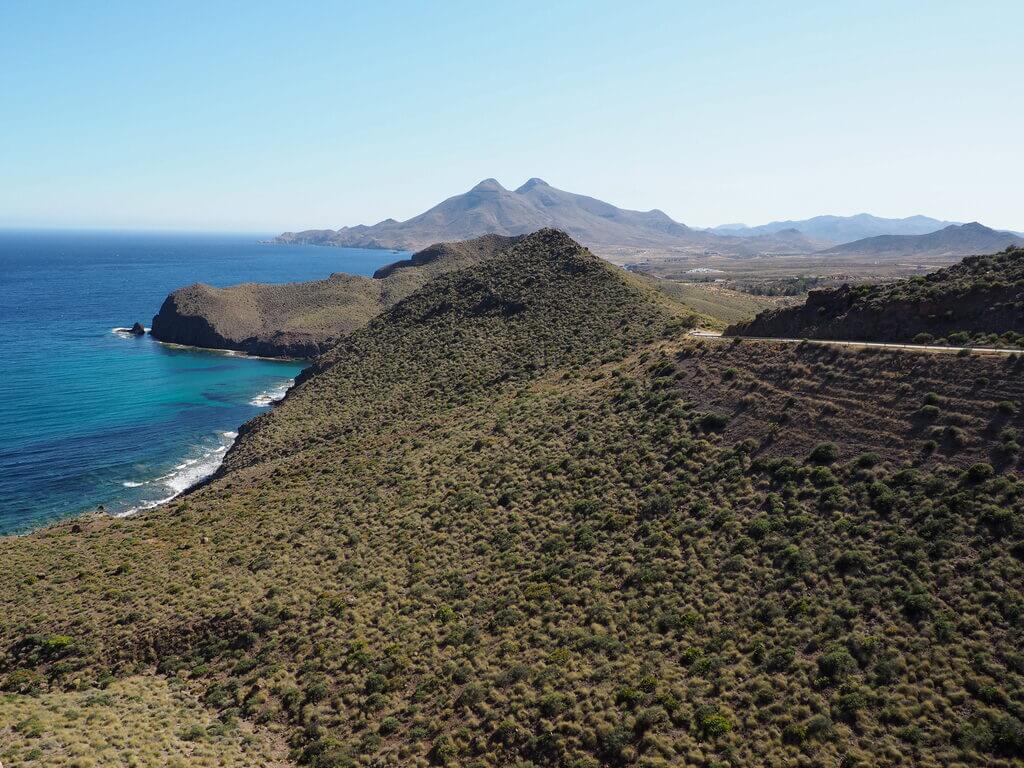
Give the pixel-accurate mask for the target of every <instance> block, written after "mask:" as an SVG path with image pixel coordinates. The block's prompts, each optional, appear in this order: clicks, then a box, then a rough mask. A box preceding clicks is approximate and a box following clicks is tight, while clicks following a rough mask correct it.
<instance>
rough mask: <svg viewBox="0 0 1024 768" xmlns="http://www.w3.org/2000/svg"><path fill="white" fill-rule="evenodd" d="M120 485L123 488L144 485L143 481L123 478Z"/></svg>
mask: <svg viewBox="0 0 1024 768" xmlns="http://www.w3.org/2000/svg"><path fill="white" fill-rule="evenodd" d="M121 485H123V486H124V487H125V488H138V487H139V486H142V485H145V483H136V482H134V481H132V480H125V481H124V482H123V483H121Z"/></svg>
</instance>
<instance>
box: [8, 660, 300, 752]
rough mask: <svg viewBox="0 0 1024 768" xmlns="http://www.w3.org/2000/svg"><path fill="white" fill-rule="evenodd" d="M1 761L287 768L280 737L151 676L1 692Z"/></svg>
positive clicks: (162, 679) (178, 687)
mask: <svg viewBox="0 0 1024 768" xmlns="http://www.w3.org/2000/svg"><path fill="white" fill-rule="evenodd" d="M0 759H2V760H3V764H4V765H5V766H7V767H8V768H20V766H52V768H107V766H110V767H111V768H113V767H114V766H117V768H122V767H123V766H139V767H140V768H141V767H142V766H154V768H155V767H156V766H168V767H171V766H178V767H179V768H186V766H187V767H188V768H200V767H202V766H208V767H209V768H214V767H216V768H250V767H251V768H257V766H259V767H260V768H263V767H264V766H266V767H267V768H273V767H274V766H284V765H287V764H288V762H287V749H286V748H285V747H284V745H283V743H282V742H281V741H280V739H278V738H277V737H276V736H274V735H272V734H270V733H268V732H266V731H264V730H261V731H255V732H254V731H253V730H252V729H251V728H250V727H248V726H247V725H246V724H244V723H238V722H233V721H231V720H228V721H227V722H224V721H222V720H218V719H216V718H215V717H214V715H213V713H212V712H210V711H209V710H208V709H206V708H204V707H203V706H202V704H201V703H200V702H199V701H197V700H196V699H195V698H194V697H192V696H191V695H189V694H188V693H186V692H185V691H184V689H183V688H182V686H181V685H180V684H169V683H168V681H167V680H166V679H164V678H162V677H152V676H147V677H129V678H125V679H123V680H115V681H113V682H111V683H110V685H109V686H107V687H105V688H102V689H99V688H90V689H87V690H84V691H71V692H61V693H46V694H40V695H31V696H30V695H19V694H12V693H7V694H0Z"/></svg>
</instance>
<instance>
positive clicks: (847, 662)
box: [818, 647, 857, 682]
mask: <svg viewBox="0 0 1024 768" xmlns="http://www.w3.org/2000/svg"><path fill="white" fill-rule="evenodd" d="M855 669H857V662H856V661H855V660H854V658H853V656H851V655H850V652H849V651H848V650H846V648H842V647H837V648H832V649H830V650H829V651H827V652H826V653H824V654H822V655H821V656H819V657H818V671H819V672H820V673H821V674H822V675H823V676H824V677H826V678H828V679H829V680H831V681H833V682H836V681H838V680H842V679H843V678H844V677H846V676H847V675H848V674H850V673H851V672H853V671H854V670H855Z"/></svg>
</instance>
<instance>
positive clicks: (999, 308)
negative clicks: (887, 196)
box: [726, 224, 1024, 346]
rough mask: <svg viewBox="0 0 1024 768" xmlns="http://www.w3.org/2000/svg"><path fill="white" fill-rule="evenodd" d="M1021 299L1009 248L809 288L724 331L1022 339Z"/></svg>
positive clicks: (1023, 284)
mask: <svg viewBox="0 0 1024 768" xmlns="http://www.w3.org/2000/svg"><path fill="white" fill-rule="evenodd" d="M970 226H971V225H969V224H965V225H964V227H970ZM956 229H963V228H956ZM943 231H945V230H943ZM989 231H991V230H989ZM936 234H940V233H936ZM924 237H930V236H929V235H925V236H924ZM1022 307H1024V250H1022V249H1019V248H1011V249H1008V250H1006V251H1003V252H1002V253H997V254H995V255H992V256H972V257H970V258H967V259H964V260H963V261H962V262H960V263H959V264H955V265H954V266H951V267H946V268H944V269H940V270H937V271H935V272H932V273H930V274H928V275H925V276H922V277H913V278H910V279H909V280H901V281H897V282H892V283H883V284H880V285H860V286H856V287H851V286H849V285H844V286H842V287H841V288H837V289H829V290H819V291H811V292H810V294H809V295H808V297H807V301H806V303H805V304H803V305H802V306H798V307H788V308H784V309H773V310H768V311H765V312H762V313H760V314H759V315H758V316H757V317H755V318H754V319H753V320H750V321H749V322H744V323H739V324H737V325H733V326H731V327H729V328H728V329H726V335H729V336H760V337H765V336H768V337H783V338H809V339H844V340H852V341H891V342H918V343H940V344H945V343H949V344H955V345H957V346H963V345H968V344H989V345H996V346H1007V345H1010V346H1022V345H1024V311H1022Z"/></svg>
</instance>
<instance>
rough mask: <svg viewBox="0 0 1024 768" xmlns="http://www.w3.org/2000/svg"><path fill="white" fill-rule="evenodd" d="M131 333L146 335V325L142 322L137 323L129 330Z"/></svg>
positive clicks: (133, 334)
mask: <svg viewBox="0 0 1024 768" xmlns="http://www.w3.org/2000/svg"><path fill="white" fill-rule="evenodd" d="M129 333H130V334H131V335H132V336H145V335H146V326H144V325H143V324H142V323H135V325H133V326H132V328H131V330H130V331H129Z"/></svg>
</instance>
